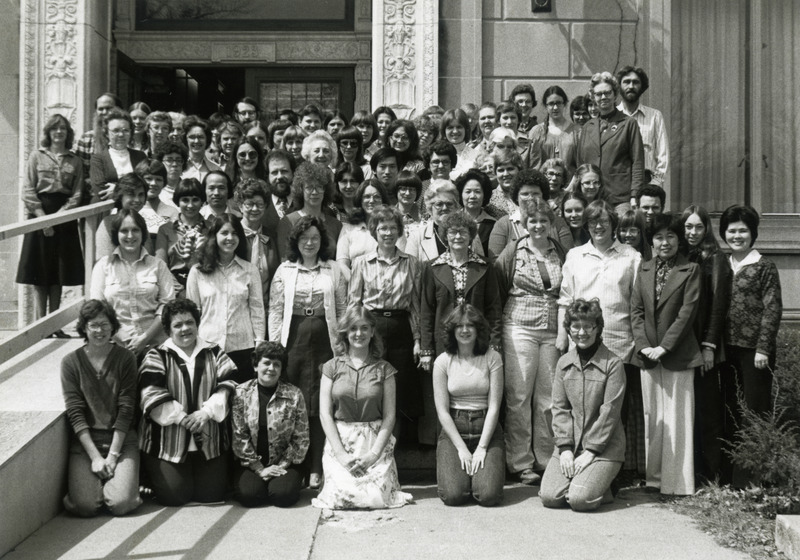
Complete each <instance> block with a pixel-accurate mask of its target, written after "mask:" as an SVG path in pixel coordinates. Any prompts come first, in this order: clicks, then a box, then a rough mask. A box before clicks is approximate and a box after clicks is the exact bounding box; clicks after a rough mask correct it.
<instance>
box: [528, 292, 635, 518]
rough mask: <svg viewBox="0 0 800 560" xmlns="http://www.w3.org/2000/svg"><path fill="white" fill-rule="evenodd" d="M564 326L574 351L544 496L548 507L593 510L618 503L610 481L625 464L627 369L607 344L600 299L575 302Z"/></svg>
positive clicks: (564, 369) (563, 370)
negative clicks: (608, 503) (624, 404)
mask: <svg viewBox="0 0 800 560" xmlns="http://www.w3.org/2000/svg"><path fill="white" fill-rule="evenodd" d="M564 327H565V328H566V330H567V332H569V335H570V337H571V338H572V340H573V341H574V342H575V347H574V348H573V349H572V350H570V351H569V352H567V353H566V354H565V355H564V356H562V357H561V359H560V360H558V365H557V366H556V372H555V378H554V379H553V433H554V435H555V443H556V447H555V451H554V453H553V456H552V457H551V459H550V462H549V463H548V464H547V469H546V470H545V471H544V477H543V478H542V487H541V489H540V490H539V497H540V498H541V499H542V505H544V506H545V507H550V508H557V507H563V506H565V505H567V504H569V506H570V507H571V508H572V509H573V510H575V511H592V510H595V509H597V508H598V507H599V506H600V504H602V503H607V502H611V501H613V499H614V498H613V497H612V495H611V481H612V480H614V477H615V476H616V475H617V473H618V472H619V470H620V468H622V462H623V461H624V460H625V430H624V429H623V427H622V419H621V415H620V412H621V410H622V402H623V400H624V397H625V368H624V367H623V365H622V360H620V359H619V357H617V356H616V355H615V354H614V353H613V352H611V351H610V350H609V349H608V348H606V346H605V344H603V340H602V338H601V336H600V335H602V334H603V312H602V311H601V310H600V303H599V302H598V301H597V300H596V299H593V300H591V301H586V300H584V299H576V300H575V301H574V302H572V304H570V305H569V307H567V309H566V318H565V320H564Z"/></svg>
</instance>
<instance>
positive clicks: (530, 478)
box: [517, 469, 542, 486]
mask: <svg viewBox="0 0 800 560" xmlns="http://www.w3.org/2000/svg"><path fill="white" fill-rule="evenodd" d="M517 476H518V477H519V481H520V482H521V483H522V484H527V485H528V486H536V485H537V484H539V483H540V482H541V481H542V477H541V476H540V475H538V474H536V471H534V470H533V469H525V470H524V471H521V472H519V473H517Z"/></svg>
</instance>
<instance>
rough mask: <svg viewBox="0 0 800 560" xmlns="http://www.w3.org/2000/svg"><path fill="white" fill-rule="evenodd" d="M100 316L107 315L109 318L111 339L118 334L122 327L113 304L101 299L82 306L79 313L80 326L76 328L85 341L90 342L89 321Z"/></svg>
mask: <svg viewBox="0 0 800 560" xmlns="http://www.w3.org/2000/svg"><path fill="white" fill-rule="evenodd" d="M100 315H105V316H106V317H107V318H108V322H109V323H111V338H114V335H115V334H117V331H119V329H120V326H121V325H120V322H119V319H117V313H116V311H114V308H113V307H111V304H109V303H108V302H107V301H103V300H99V299H90V300H87V301H86V302H85V303H84V304H83V305H81V309H80V311H78V324H77V325H76V328H75V330H77V331H78V334H79V335H81V337H83V340H88V337H87V335H86V328H87V325H88V324H89V321H91V320H92V319H94V318H96V317H99V316H100Z"/></svg>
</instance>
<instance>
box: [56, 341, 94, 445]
mask: <svg viewBox="0 0 800 560" xmlns="http://www.w3.org/2000/svg"><path fill="white" fill-rule="evenodd" d="M76 352H77V350H76ZM61 391H62V393H63V395H64V405H65V407H66V411H67V418H69V423H70V424H71V425H72V429H73V431H74V432H75V433H76V434H77V433H79V432H81V431H83V430H88V429H89V422H88V421H87V420H86V407H87V404H86V399H85V398H84V396H83V391H82V390H81V382H80V365H79V364H78V359H77V356H76V355H75V352H72V353H71V354H68V355H66V356H64V359H63V360H61Z"/></svg>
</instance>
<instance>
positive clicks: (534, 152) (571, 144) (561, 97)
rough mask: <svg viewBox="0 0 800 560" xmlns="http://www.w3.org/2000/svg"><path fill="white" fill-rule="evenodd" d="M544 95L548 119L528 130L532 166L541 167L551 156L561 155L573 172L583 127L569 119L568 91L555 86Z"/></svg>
mask: <svg viewBox="0 0 800 560" xmlns="http://www.w3.org/2000/svg"><path fill="white" fill-rule="evenodd" d="M542 97H543V99H544V105H545V107H546V109H547V115H546V116H545V118H544V122H542V123H539V124H537V125H536V126H534V127H533V128H532V129H531V130H530V132H528V138H529V139H530V141H531V147H530V149H529V150H528V166H529V167H539V166H540V165H541V164H542V163H543V162H544V161H546V160H548V159H551V158H559V159H560V160H561V161H563V162H564V164H565V165H566V167H567V173H569V174H570V175H572V173H574V172H575V168H576V167H577V164H576V159H575V157H576V156H575V154H576V149H577V145H578V132H579V130H580V128H579V127H578V126H577V125H576V124H575V123H573V122H572V121H570V120H569V119H568V118H567V101H569V100H568V99H567V94H566V93H565V92H564V90H563V89H561V88H560V87H558V86H551V87H549V88H547V89H546V90H545V92H544V95H543V96H542Z"/></svg>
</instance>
